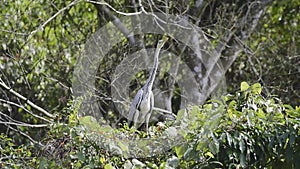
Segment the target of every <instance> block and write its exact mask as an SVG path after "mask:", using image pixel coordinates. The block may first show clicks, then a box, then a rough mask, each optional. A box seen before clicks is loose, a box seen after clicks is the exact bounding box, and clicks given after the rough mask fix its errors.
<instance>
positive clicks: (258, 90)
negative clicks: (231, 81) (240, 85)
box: [251, 83, 262, 94]
mask: <svg viewBox="0 0 300 169" xmlns="http://www.w3.org/2000/svg"><path fill="white" fill-rule="evenodd" d="M261 90H262V87H261V84H260V83H255V84H253V85H252V86H251V91H252V93H253V94H260V93H261Z"/></svg>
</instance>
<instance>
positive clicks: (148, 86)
mask: <svg viewBox="0 0 300 169" xmlns="http://www.w3.org/2000/svg"><path fill="white" fill-rule="evenodd" d="M160 49H161V48H156V50H155V54H154V64H153V68H152V70H151V72H150V75H149V78H148V79H147V81H146V84H145V89H146V90H147V91H149V90H151V89H152V86H153V83H154V80H155V75H156V72H157V68H158V55H159V52H160Z"/></svg>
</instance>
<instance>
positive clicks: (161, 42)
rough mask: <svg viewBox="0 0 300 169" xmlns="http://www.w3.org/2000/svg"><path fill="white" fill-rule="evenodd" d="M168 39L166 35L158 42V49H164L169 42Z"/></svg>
mask: <svg viewBox="0 0 300 169" xmlns="http://www.w3.org/2000/svg"><path fill="white" fill-rule="evenodd" d="M168 39H169V38H168V37H167V36H166V35H164V36H163V38H162V39H161V40H159V41H158V43H157V48H162V47H163V46H164V44H165V43H166V42H167V41H168Z"/></svg>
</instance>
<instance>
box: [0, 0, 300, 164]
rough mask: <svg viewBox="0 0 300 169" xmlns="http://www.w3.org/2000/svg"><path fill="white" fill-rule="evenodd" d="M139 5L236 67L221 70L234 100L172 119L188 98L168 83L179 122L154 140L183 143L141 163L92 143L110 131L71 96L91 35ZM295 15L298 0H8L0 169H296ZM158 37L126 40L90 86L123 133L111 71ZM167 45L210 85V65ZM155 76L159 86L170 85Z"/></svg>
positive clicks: (159, 128)
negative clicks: (191, 31)
mask: <svg viewBox="0 0 300 169" xmlns="http://www.w3.org/2000/svg"><path fill="white" fill-rule="evenodd" d="M141 7H143V9H144V10H146V11H147V12H148V13H151V12H163V13H166V14H171V15H174V16H181V17H183V18H185V19H187V20H188V21H189V22H190V23H192V24H194V25H196V26H197V29H198V28H199V29H201V31H203V33H204V34H205V35H206V37H207V39H205V40H207V41H209V42H210V43H211V44H212V46H213V47H216V49H218V48H219V49H220V53H219V54H220V60H221V62H222V63H227V62H230V61H234V62H232V65H231V66H230V67H228V70H227V72H226V74H225V76H226V80H227V87H228V88H227V92H228V93H231V94H230V95H226V94H223V95H222V96H221V95H219V97H217V98H219V99H217V100H214V99H211V100H208V101H206V102H205V104H203V105H200V104H199V105H190V106H189V107H187V108H186V109H183V110H179V111H178V112H177V110H178V109H179V107H180V105H179V104H178V105H177V103H178V102H180V98H179V96H180V95H181V94H182V93H180V92H181V91H180V88H179V87H178V84H173V86H175V87H174V88H175V89H174V90H175V92H174V93H176V92H177V95H174V97H173V98H170V99H173V100H172V101H173V105H172V106H173V107H175V108H174V109H175V110H176V112H175V114H176V115H177V120H176V121H175V122H174V123H173V124H169V123H167V124H165V123H163V125H161V124H157V123H153V124H152V127H151V137H152V138H156V137H159V136H161V135H162V133H163V132H164V131H174V130H173V129H174V128H172V126H176V127H177V128H176V132H177V133H179V134H180V137H181V138H182V139H180V142H178V144H176V146H174V147H173V148H172V149H168V150H164V151H162V152H161V153H158V154H155V155H154V156H151V157H145V158H134V157H128V154H126V151H127V150H128V147H129V146H128V145H126V144H121V146H120V147H121V149H120V151H121V152H122V153H119V154H117V155H115V154H113V153H111V152H110V151H107V149H106V147H103V145H107V146H108V147H109V146H110V142H109V141H105V140H101V142H100V141H99V137H97V136H99V132H98V133H97V132H96V136H95V131H97V130H111V129H112V128H103V127H101V126H100V125H99V124H98V123H97V122H95V120H94V119H92V118H90V117H88V116H86V117H81V118H80V117H78V114H80V113H82V112H79V111H80V109H79V106H80V105H81V104H82V102H81V100H80V98H75V97H74V95H73V94H74V93H73V89H72V80H71V79H72V76H73V71H74V69H75V68H74V67H75V64H76V61H77V59H78V58H80V56H81V54H82V53H83V52H84V47H85V46H84V45H85V43H86V42H87V41H88V39H89V38H90V37H91V36H92V35H93V34H94V33H95V32H97V30H99V29H100V28H102V27H103V26H105V25H108V24H111V22H110V21H114V19H116V18H121V17H123V16H125V15H124V14H129V13H130V15H133V14H134V13H135V12H137V11H141V10H142V8H141ZM299 8H300V1H299V0H290V1H282V0H274V1H270V0H259V1H258V0H251V1H242V0H225V1H219V0H204V1H199V0H195V1H186V0H179V1H153V3H152V1H151V3H150V2H148V1H141V3H139V1H138V0H133V1H113V2H108V3H105V2H104V1H103V3H102V1H101V3H100V1H90V0H74V1H69V0H67V1H51V2H48V1H44V0H4V1H3V2H2V3H1V5H0V9H1V10H0V168H37V167H40V168H55V167H56V168H70V167H72V168H84V167H86V168H106V169H110V168H123V167H124V168H131V167H135V168H142V167H148V168H201V167H203V168H295V169H296V168H300V162H299V161H300V145H299V143H300V138H299V136H300V131H299V123H300V119H299V117H300V107H299V103H300V81H299V79H300V55H299V52H300V48H299V46H300V45H299V44H300V40H299V38H298V37H299V35H300V12H299V11H300V9H299ZM137 26H138V25H137ZM252 26H253V27H252ZM160 37H161V35H155V34H144V35H142V34H139V35H135V37H134V38H135V40H137V41H136V43H137V45H135V46H131V44H130V43H132V42H131V41H130V39H129V38H128V39H127V38H126V37H125V38H123V39H122V41H121V42H120V43H119V44H118V45H117V46H114V47H113V49H111V51H110V53H108V54H107V55H106V57H105V59H103V61H102V62H101V66H100V68H99V70H98V72H97V80H98V81H97V82H96V83H97V85H96V87H97V89H95V90H96V94H97V98H100V99H99V100H98V104H99V105H101V111H103V112H105V113H106V114H105V115H106V116H105V117H104V118H106V120H107V121H108V122H109V124H113V125H114V126H118V125H119V124H117V122H118V120H119V119H121V118H120V115H119V114H118V112H117V111H116V110H115V109H114V104H113V99H112V98H111V93H110V87H111V86H110V85H111V84H112V79H111V78H110V77H111V75H112V74H113V72H114V71H115V69H116V67H117V65H118V64H119V63H120V62H121V61H122V59H124V58H125V57H126V56H125V55H127V54H129V53H130V52H134V51H135V50H138V49H140V48H141V46H143V45H144V47H149V48H151V47H155V43H156V42H157V40H158V39H159V38H160ZM141 44H142V45H141ZM168 45H169V46H168V49H167V50H170V51H171V52H173V53H175V54H178V56H182V58H181V59H182V60H181V61H183V62H186V63H187V64H188V66H190V68H191V70H193V71H195V73H196V74H197V76H198V77H203V75H204V74H205V68H200V69H199V67H197V68H198V69H195V68H196V67H193V66H195V65H194V63H196V61H197V57H198V55H197V54H196V53H193V52H192V51H191V49H188V48H187V47H186V46H184V44H181V43H178V42H177V41H176V40H173V41H172V42H170V43H169V44H168ZM136 48H137V49H136ZM196 55H197V56H196ZM232 56H233V57H232ZM231 58H234V60H230V59H231ZM165 67H166V68H165V69H168V65H167V66H165ZM203 72H204V73H203ZM212 72H213V71H212ZM201 73H203V74H201ZM158 74H159V76H160V79H159V80H157V81H159V83H160V85H161V84H164V83H167V82H168V81H171V80H172V79H171V78H170V77H167V76H166V75H165V74H163V73H158ZM146 76H147V72H146V71H144V72H140V73H138V74H137V75H136V77H135V80H134V83H132V85H131V86H130V87H131V88H132V91H134V90H136V89H138V88H139V87H140V86H141V84H144V82H145V79H146ZM170 79H171V80H170ZM200 81H201V79H200ZM242 81H247V82H248V83H253V85H249V84H247V83H246V82H242ZM241 82H242V83H241ZM256 82H257V83H256ZM201 83H202V82H201ZM207 83H208V82H207ZM211 83H213V82H211ZM176 85H177V86H176ZM161 86H162V87H161ZM161 86H160V87H161V88H164V89H165V90H167V89H169V88H168V86H163V85H161ZM262 86H263V87H262ZM132 93H133V92H132ZM98 96H99V97H98ZM176 97H177V98H176ZM178 98H179V99H178ZM120 121H121V120H120ZM83 125H84V126H83ZM113 125H111V126H113ZM182 126H184V128H183V129H180V127H182ZM112 130H113V133H117V134H120V135H122V136H124V137H125V138H128V139H132V137H139V138H145V137H146V133H144V132H142V131H134V130H132V129H129V128H128V126H127V125H126V124H121V125H119V126H118V127H117V129H112ZM136 133H137V134H136ZM97 138H98V139H97ZM110 141H111V140H110Z"/></svg>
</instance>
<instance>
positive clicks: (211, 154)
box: [205, 152, 215, 158]
mask: <svg viewBox="0 0 300 169" xmlns="http://www.w3.org/2000/svg"><path fill="white" fill-rule="evenodd" d="M205 155H206V156H209V157H211V158H215V156H214V155H213V153H211V152H206V153H205Z"/></svg>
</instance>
